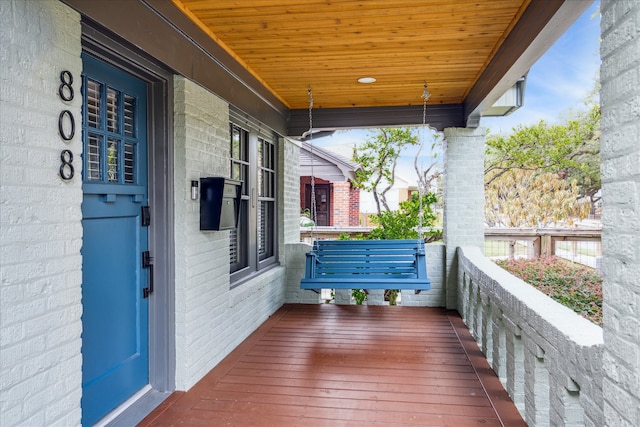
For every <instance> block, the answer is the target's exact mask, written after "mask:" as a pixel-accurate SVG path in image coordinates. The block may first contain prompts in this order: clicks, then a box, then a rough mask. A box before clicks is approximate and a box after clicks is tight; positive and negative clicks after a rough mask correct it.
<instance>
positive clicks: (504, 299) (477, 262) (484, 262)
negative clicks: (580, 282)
mask: <svg viewBox="0 0 640 427" xmlns="http://www.w3.org/2000/svg"><path fill="white" fill-rule="evenodd" d="M458 278H459V283H458V286H459V289H458V292H459V293H458V296H459V298H460V308H459V311H460V314H461V315H462V318H463V320H464V321H465V324H466V325H467V326H468V327H469V330H470V331H471V334H472V335H473V336H474V337H475V338H476V340H477V341H478V344H479V345H480V346H481V349H482V351H483V353H484V354H485V356H487V360H488V361H489V364H490V365H491V366H492V368H493V370H494V371H495V372H496V373H497V374H498V376H499V377H500V380H501V381H502V383H503V385H505V388H506V390H507V392H508V393H509V395H510V396H511V398H512V399H513V400H514V403H516V406H517V407H518V409H519V410H520V412H521V414H522V416H523V417H524V418H525V421H526V422H527V424H528V425H530V426H547V425H550V426H559V425H565V426H590V427H597V426H602V425H604V424H603V423H604V416H605V415H604V413H603V380H602V376H603V374H602V364H603V357H602V355H603V351H604V341H603V334H602V328H600V327H599V326H597V325H595V324H593V323H591V322H589V321H588V320H586V319H584V318H582V317H581V316H579V315H578V314H576V313H574V312H573V311H572V310H570V309H568V308H566V307H564V306H562V305H561V304H559V303H557V302H555V301H553V300H552V299H551V298H549V297H547V296H546V295H544V294H543V293H542V292H540V291H538V290H536V289H535V288H533V287H532V286H530V285H528V284H526V283H525V282H523V281H522V280H520V279H518V278H516V277H515V276H513V275H511V274H509V273H507V272H506V271H505V270H503V269H501V268H500V267H498V266H497V265H496V264H494V263H493V262H491V261H490V260H488V259H487V258H485V257H484V256H483V255H482V253H481V252H480V249H478V248H477V247H469V248H467V247H464V248H459V249H458ZM478 294H479V297H478ZM479 305H482V307H479ZM486 305H491V309H488V307H486ZM478 312H483V313H490V316H489V315H486V316H478V315H477V313H478ZM487 324H491V327H488V326H487ZM482 330H484V331H490V333H491V335H492V337H491V339H487V338H486V337H484V339H481V338H482V337H481V334H482V332H481V331H482ZM488 343H491V345H492V349H491V351H489V349H488V348H487V345H488ZM545 380H546V381H547V382H548V385H549V386H548V387H547V386H546V384H544V381H545ZM536 381H538V382H540V381H542V382H543V384H536ZM547 390H548V391H547Z"/></svg>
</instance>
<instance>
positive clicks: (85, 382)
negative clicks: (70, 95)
mask: <svg viewBox="0 0 640 427" xmlns="http://www.w3.org/2000/svg"><path fill="white" fill-rule="evenodd" d="M82 60H83V69H84V72H83V79H82V80H83V81H82V99H83V109H82V114H83V122H82V123H83V125H82V140H83V145H84V147H83V153H84V154H83V174H82V175H83V193H84V196H83V201H82V227H83V237H82V308H83V314H82V328H83V331H82V358H83V361H82V362H83V363H82V424H83V425H84V426H89V425H92V424H94V423H95V422H96V421H98V420H100V419H101V418H102V417H104V416H105V415H106V414H108V413H109V412H110V411H112V410H113V409H114V408H116V407H118V406H119V405H120V404H121V403H123V402H124V401H126V400H127V399H128V398H130V397H131V396H132V395H133V394H135V393H136V392H137V391H139V390H140V389H141V388H143V387H145V386H146V385H147V384H148V383H149V348H148V347H149V345H148V335H149V333H148V326H149V322H148V301H149V299H148V298H146V297H145V295H143V293H144V292H143V289H144V288H145V287H147V286H148V281H149V270H148V268H143V256H142V254H143V252H145V251H147V250H148V231H147V230H148V227H147V226H146V223H145V222H144V221H143V217H144V215H142V212H143V207H146V206H147V203H148V197H147V140H146V138H147V135H146V134H147V131H146V129H147V124H146V120H147V118H146V115H147V113H146V109H147V95H146V94H147V86H146V84H145V83H144V82H142V81H141V80H138V79H137V78H135V77H133V76H131V75H129V74H127V73H125V72H123V71H121V70H119V69H116V68H114V67H112V66H109V65H107V64H105V63H103V62H101V61H99V60H98V59H96V58H93V57H91V56H89V55H86V54H84V55H83V57H82ZM145 294H146V293H145Z"/></svg>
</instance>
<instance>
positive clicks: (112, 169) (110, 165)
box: [107, 138, 119, 182]
mask: <svg viewBox="0 0 640 427" xmlns="http://www.w3.org/2000/svg"><path fill="white" fill-rule="evenodd" d="M118 146H119V143H118V141H117V140H116V139H113V138H109V141H108V142H107V180H108V181H109V182H118Z"/></svg>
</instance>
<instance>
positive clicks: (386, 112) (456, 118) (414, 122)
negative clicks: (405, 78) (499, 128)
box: [287, 104, 464, 137]
mask: <svg viewBox="0 0 640 427" xmlns="http://www.w3.org/2000/svg"><path fill="white" fill-rule="evenodd" d="M422 109H423V108H422V105H414V106H399V107H353V108H318V109H315V110H313V112H312V113H313V129H314V131H317V130H336V129H354V128H375V127H385V126H388V127H394V126H420V125H422ZM289 114H290V115H289V120H288V121H287V135H288V136H291V137H300V136H302V135H303V134H304V133H305V132H307V131H308V130H309V110H308V109H293V110H290V113H289ZM426 121H427V124H428V125H430V126H431V127H434V128H436V129H438V130H443V129H444V128H448V127H464V114H463V106H462V104H447V105H429V106H427V119H426Z"/></svg>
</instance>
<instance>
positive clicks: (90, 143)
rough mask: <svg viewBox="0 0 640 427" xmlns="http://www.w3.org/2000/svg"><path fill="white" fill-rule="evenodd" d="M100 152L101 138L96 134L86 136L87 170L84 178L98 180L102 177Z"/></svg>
mask: <svg viewBox="0 0 640 427" xmlns="http://www.w3.org/2000/svg"><path fill="white" fill-rule="evenodd" d="M101 152H102V138H100V136H98V135H94V134H89V135H88V136H87V153H86V156H87V157H86V158H87V171H86V179H87V180H91V181H100V179H101V178H102V162H101V161H100V157H101V156H100V153H101Z"/></svg>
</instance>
